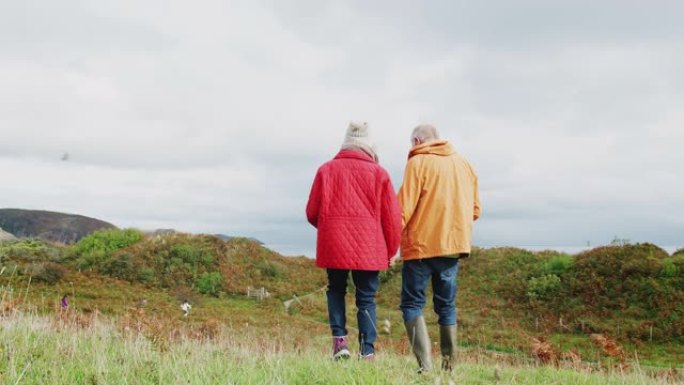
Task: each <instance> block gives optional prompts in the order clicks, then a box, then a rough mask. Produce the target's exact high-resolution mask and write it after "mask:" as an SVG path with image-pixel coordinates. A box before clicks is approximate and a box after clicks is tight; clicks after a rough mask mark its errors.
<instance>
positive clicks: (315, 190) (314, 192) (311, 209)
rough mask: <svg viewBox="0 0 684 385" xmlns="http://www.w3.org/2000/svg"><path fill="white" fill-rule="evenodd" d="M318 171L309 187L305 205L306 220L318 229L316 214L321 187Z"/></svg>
mask: <svg viewBox="0 0 684 385" xmlns="http://www.w3.org/2000/svg"><path fill="white" fill-rule="evenodd" d="M322 183H323V182H322V178H321V172H320V170H319V171H318V172H317V173H316V178H314V182H313V185H311V192H309V201H308V202H307V204H306V219H307V220H308V221H309V223H311V225H313V227H316V228H318V214H319V211H320V207H321V189H322V187H323V186H321V184H322Z"/></svg>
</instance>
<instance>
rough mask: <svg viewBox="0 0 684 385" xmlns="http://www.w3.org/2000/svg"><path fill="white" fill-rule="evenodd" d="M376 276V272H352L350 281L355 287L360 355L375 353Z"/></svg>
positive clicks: (377, 273)
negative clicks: (352, 281)
mask: <svg viewBox="0 0 684 385" xmlns="http://www.w3.org/2000/svg"><path fill="white" fill-rule="evenodd" d="M378 275H379V272H377V271H362V270H352V279H353V280H354V286H356V308H357V312H356V319H357V321H358V323H359V346H360V349H361V354H362V355H368V354H371V353H374V352H375V346H374V343H375V340H376V338H377V329H376V325H377V322H376V315H375V293H376V291H377V290H378Z"/></svg>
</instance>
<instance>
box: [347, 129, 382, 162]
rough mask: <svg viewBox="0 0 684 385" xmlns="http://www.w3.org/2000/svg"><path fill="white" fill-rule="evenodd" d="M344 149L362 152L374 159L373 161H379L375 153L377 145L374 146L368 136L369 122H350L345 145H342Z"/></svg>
mask: <svg viewBox="0 0 684 385" xmlns="http://www.w3.org/2000/svg"><path fill="white" fill-rule="evenodd" d="M342 149H343V150H346V149H357V150H362V151H363V152H365V153H366V154H368V155H370V156H371V157H373V159H375V160H377V159H378V156H377V154H376V152H375V144H373V142H372V141H371V140H370V137H369V135H368V123H367V122H359V121H354V122H349V127H347V133H346V135H345V136H344V143H342Z"/></svg>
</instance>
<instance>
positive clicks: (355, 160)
mask: <svg viewBox="0 0 684 385" xmlns="http://www.w3.org/2000/svg"><path fill="white" fill-rule="evenodd" d="M306 216H307V219H308V220H309V223H311V224H312V225H313V226H314V227H316V228H317V229H318V239H317V243H316V266H318V267H322V268H330V269H348V270H386V269H387V268H388V267H389V260H390V258H392V257H393V256H394V254H396V252H397V249H398V248H399V241H400V237H401V211H400V209H399V201H398V199H397V196H396V194H395V193H394V187H392V182H391V181H390V178H389V175H388V174H387V171H385V169H384V168H382V167H380V166H379V165H378V164H377V163H376V162H375V161H374V160H373V159H372V158H371V157H370V156H369V155H367V154H366V153H364V152H361V151H354V150H342V151H340V152H339V153H338V154H337V156H335V158H334V159H333V160H331V161H329V162H326V163H325V164H323V165H322V166H321V167H320V168H319V169H318V173H317V174H316V179H315V180H314V183H313V186H312V187H311V193H310V194H309V202H308V204H307V205H306Z"/></svg>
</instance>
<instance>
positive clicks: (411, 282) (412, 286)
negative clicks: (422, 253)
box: [400, 259, 430, 322]
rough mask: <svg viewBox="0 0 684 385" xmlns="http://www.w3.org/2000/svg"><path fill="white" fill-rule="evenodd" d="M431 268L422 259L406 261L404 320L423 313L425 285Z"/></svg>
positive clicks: (402, 304) (402, 287) (403, 293)
mask: <svg viewBox="0 0 684 385" xmlns="http://www.w3.org/2000/svg"><path fill="white" fill-rule="evenodd" d="M429 277H430V270H429V269H428V267H427V266H426V265H425V263H424V262H423V260H422V259H419V260H413V261H404V265H403V266H402V268H401V305H400V307H401V312H402V315H403V317H404V322H408V321H411V320H414V319H416V318H418V317H419V316H421V315H423V307H425V286H427V281H428V278H429Z"/></svg>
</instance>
